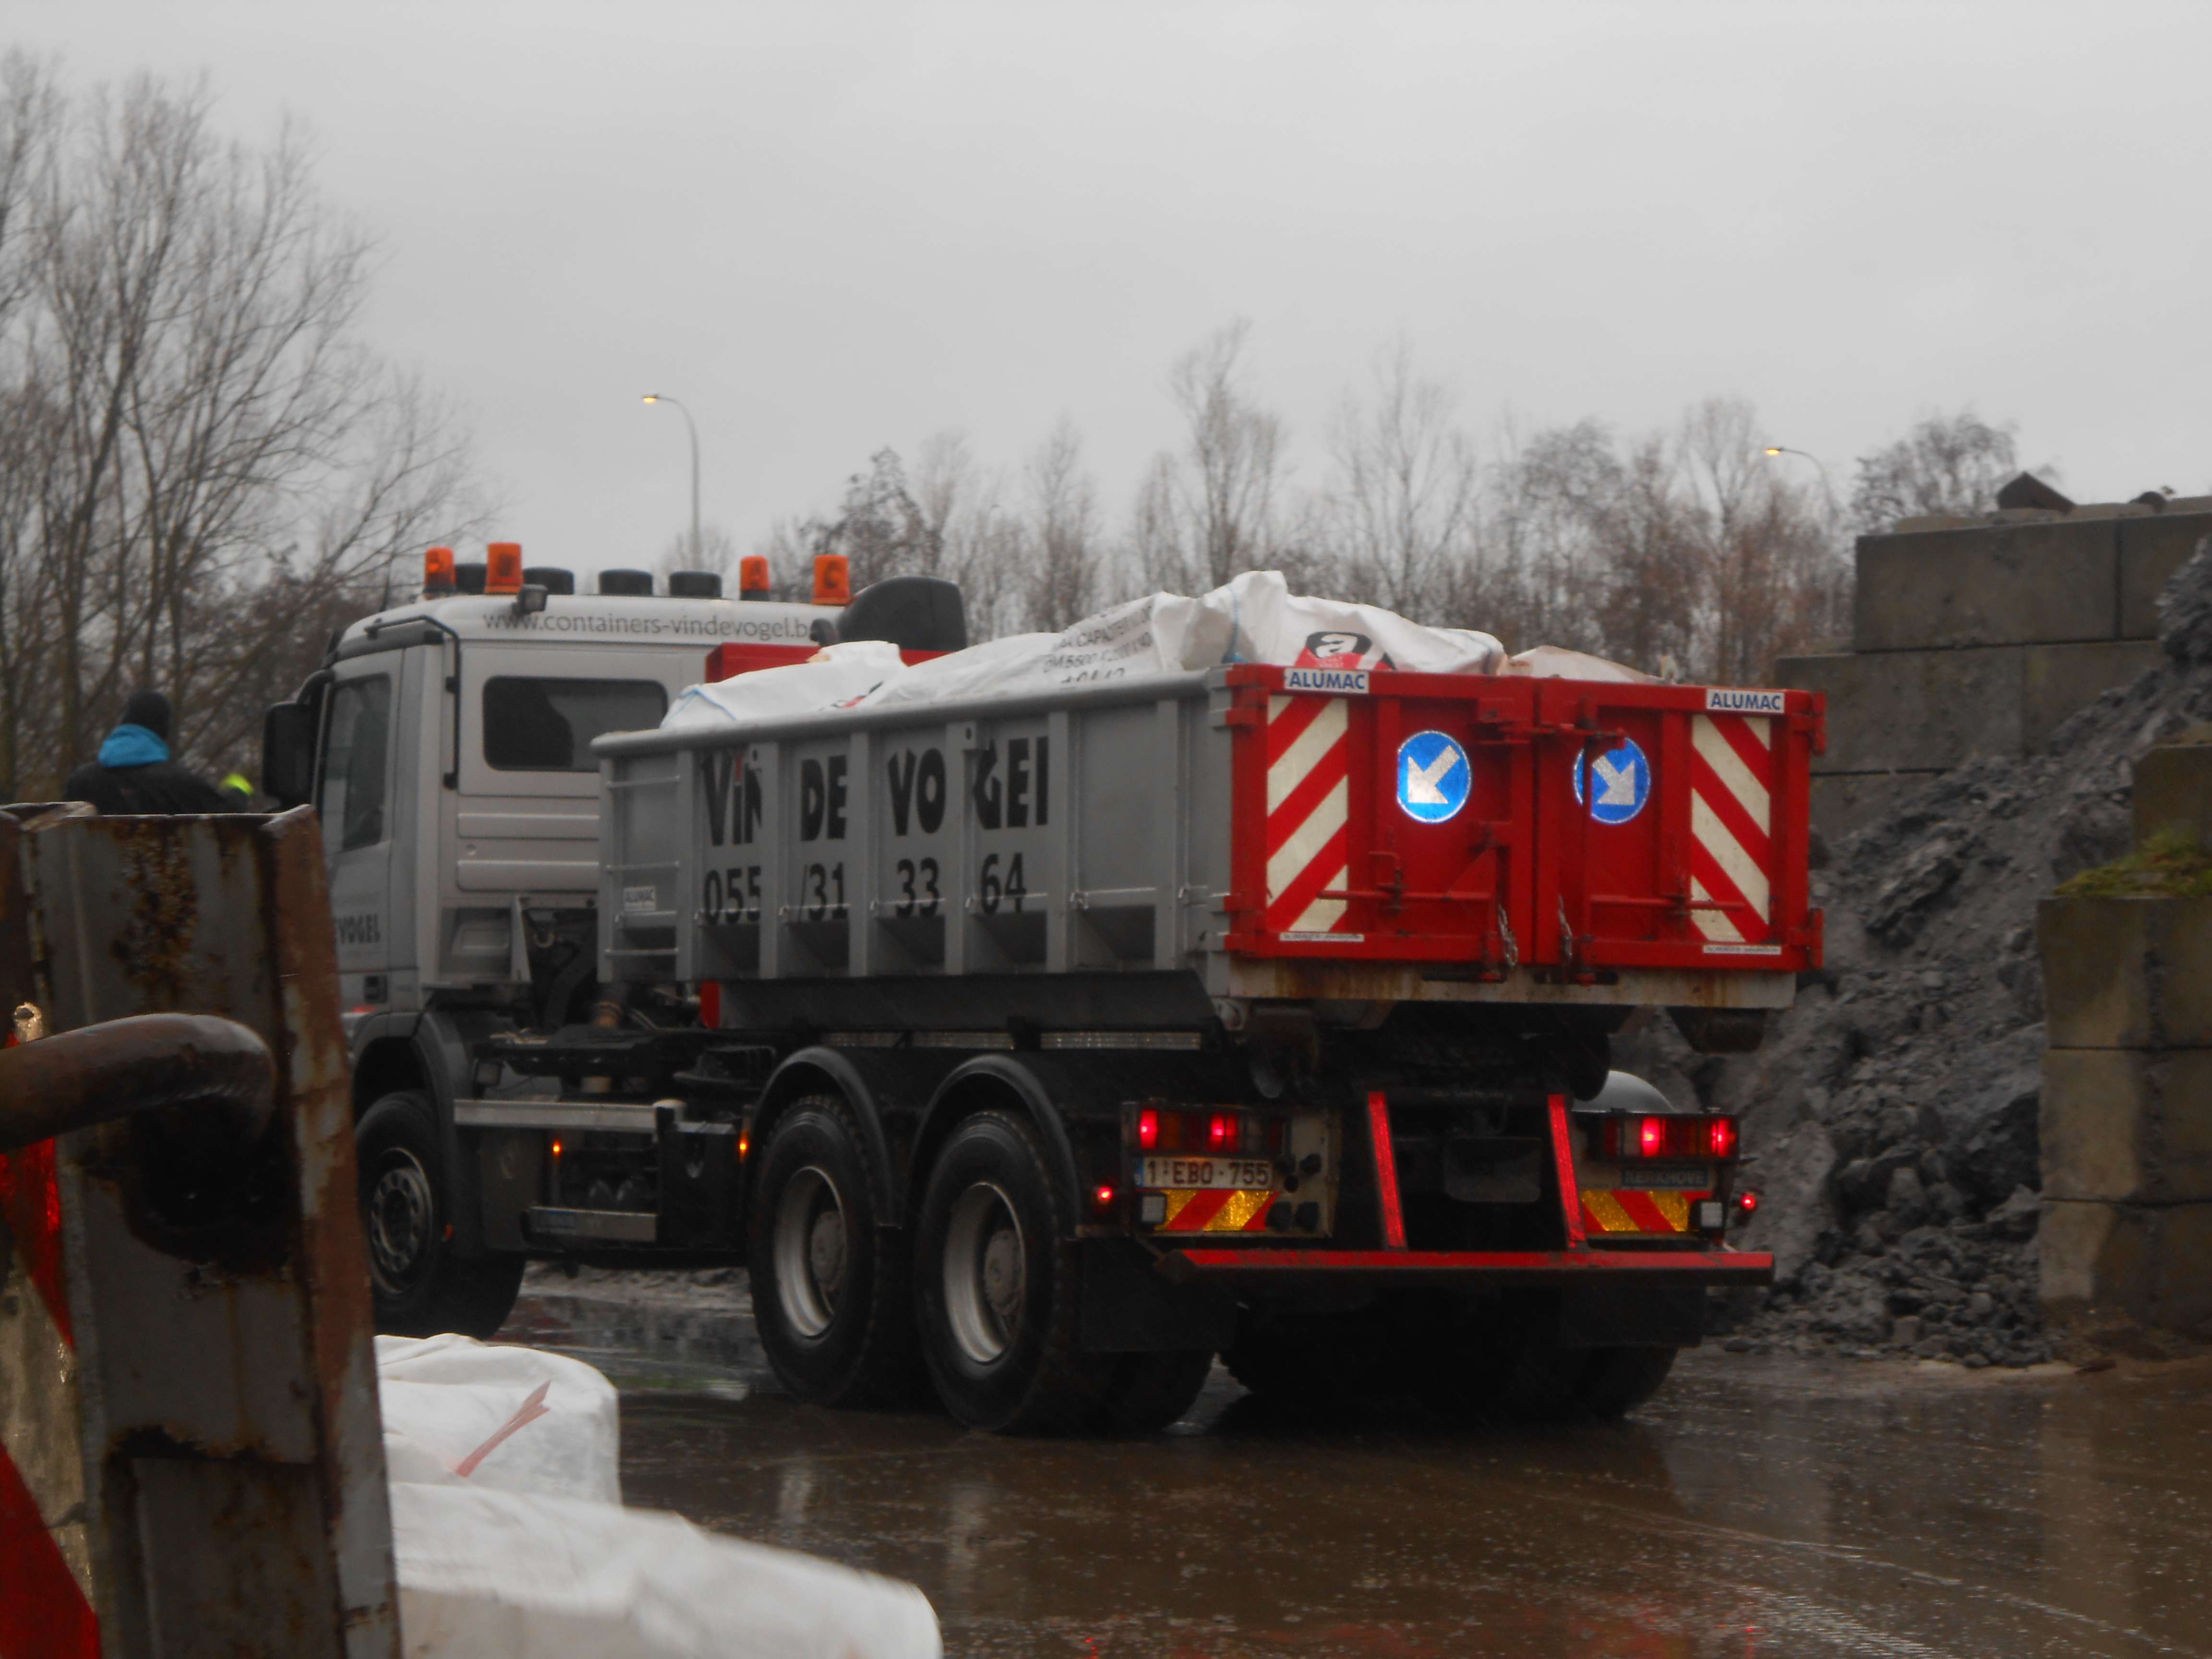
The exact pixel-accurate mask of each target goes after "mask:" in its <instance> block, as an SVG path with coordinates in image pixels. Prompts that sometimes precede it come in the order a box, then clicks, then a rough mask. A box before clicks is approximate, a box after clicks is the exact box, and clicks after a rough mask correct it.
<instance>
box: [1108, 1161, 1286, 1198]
mask: <svg viewBox="0 0 2212 1659" xmlns="http://www.w3.org/2000/svg"><path fill="white" fill-rule="evenodd" d="M1274 1184H1275V1166H1274V1164H1273V1163H1272V1162H1271V1161H1269V1160H1268V1159H1267V1158H1139V1159H1138V1160H1137V1185H1139V1187H1171V1188H1192V1187H1235V1188H1241V1189H1243V1190H1245V1191H1250V1190H1251V1189H1253V1188H1259V1187H1273V1185H1274Z"/></svg>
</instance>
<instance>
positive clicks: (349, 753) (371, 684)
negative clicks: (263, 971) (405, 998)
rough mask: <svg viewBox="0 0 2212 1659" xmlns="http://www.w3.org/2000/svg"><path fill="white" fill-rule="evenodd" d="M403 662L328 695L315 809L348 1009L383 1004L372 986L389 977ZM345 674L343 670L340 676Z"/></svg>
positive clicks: (391, 662)
mask: <svg viewBox="0 0 2212 1659" xmlns="http://www.w3.org/2000/svg"><path fill="white" fill-rule="evenodd" d="M398 663H399V659H398V655H397V654H396V653H395V654H393V655H391V656H388V657H386V658H385V659H383V661H382V663H381V664H380V665H379V666H377V667H375V668H371V669H367V670H364V671H362V672H359V673H355V674H351V675H348V676H346V677H345V678H341V679H339V680H338V681H337V684H335V685H333V686H332V687H331V698H330V712H329V714H328V716H327V717H326V723H325V726H324V728H323V747H322V767H321V770H320V772H319V775H318V777H317V780H316V790H315V806H316V810H317V811H319V813H320V815H321V817H322V821H323V848H324V854H325V858H326V860H328V864H329V869H330V883H331V916H332V918H333V919H334V920H335V921H336V923H337V944H338V981H339V996H340V998H341V1000H342V1001H343V1005H344V1006H346V1007H349V1008H351V1007H355V1006H358V1005H359V1004H361V1003H362V1002H364V1001H368V1002H380V1001H382V1000H384V995H385V987H384V986H383V985H382V984H380V983H379V984H370V983H368V981H369V980H370V979H371V978H372V977H374V979H376V980H378V981H381V980H383V979H384V978H385V977H386V975H388V974H389V973H390V971H391V967H392V957H391V951H392V946H391V939H392V916H391V893H392V831H393V829H394V827H395V819H396V817H397V816H398V815H397V814H396V812H395V811H393V799H392V796H393V787H392V768H393V762H394V752H395V750H396V749H397V747H398V745H397V744H395V743H394V742H393V735H394V733H393V723H392V711H393V708H394V704H395V702H396V701H397V697H396V693H397V687H396V685H395V684H394V682H395V680H396V678H397V676H396V674H395V673H394V670H396V669H397V668H398ZM341 672H343V671H341Z"/></svg>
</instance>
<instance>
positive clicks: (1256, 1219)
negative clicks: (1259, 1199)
mask: <svg viewBox="0 0 2212 1659" xmlns="http://www.w3.org/2000/svg"><path fill="white" fill-rule="evenodd" d="M1282 1201H1283V1200H1281V1199H1279V1198H1277V1197H1276V1196H1274V1194H1272V1193H1271V1194H1268V1196H1267V1202H1266V1203H1265V1204H1262V1205H1261V1206H1260V1207H1259V1208H1258V1209H1256V1210H1255V1211H1253V1212H1252V1218H1251V1219H1250V1220H1249V1221H1248V1222H1246V1223H1245V1224H1244V1227H1243V1231H1246V1232H1248V1233H1264V1232H1266V1231H1267V1212H1269V1211H1270V1210H1273V1208H1274V1207H1275V1206H1276V1205H1278V1204H1279V1203H1281V1202H1282Z"/></svg>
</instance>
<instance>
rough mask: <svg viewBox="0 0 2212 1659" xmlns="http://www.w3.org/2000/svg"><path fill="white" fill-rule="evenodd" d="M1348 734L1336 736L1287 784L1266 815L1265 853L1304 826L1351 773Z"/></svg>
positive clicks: (1273, 849) (1350, 750)
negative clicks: (1288, 789)
mask: <svg viewBox="0 0 2212 1659" xmlns="http://www.w3.org/2000/svg"><path fill="white" fill-rule="evenodd" d="M1351 752H1352V744H1351V740H1350V738H1349V737H1348V736H1347V737H1341V738H1338V739H1337V740H1336V741H1335V742H1334V744H1331V745H1330V746H1329V748H1328V750H1327V751H1326V752H1324V753H1323V754H1322V757H1321V758H1320V759H1319V760H1317V761H1316V762H1315V763H1313V765H1312V766H1311V767H1310V769H1308V770H1307V772H1306V775H1304V777H1302V778H1300V779H1299V780H1298V781H1297V783H1295V784H1293V785H1292V786H1291V792H1290V793H1288V794H1286V795H1285V796H1284V797H1283V798H1282V799H1281V800H1280V801H1279V802H1278V803H1277V804H1276V806H1275V810H1274V811H1272V812H1270V813H1268V814H1267V854H1268V856H1269V857H1271V858H1272V857H1273V855H1274V854H1276V853H1277V852H1278V851H1279V850H1280V849H1281V848H1282V845H1283V843H1284V842H1286V841H1288V840H1289V839H1290V838H1291V836H1294V835H1296V834H1297V832H1298V831H1299V830H1300V829H1304V828H1305V822H1306V820H1307V819H1308V818H1310V817H1312V816H1313V814H1314V809H1315V808H1316V807H1318V806H1319V805H1321V804H1322V800H1323V799H1326V798H1327V796H1328V793H1329V791H1331V790H1332V789H1334V788H1335V787H1336V786H1337V785H1339V784H1340V783H1342V782H1343V781H1345V780H1346V778H1348V777H1350V776H1351V775H1352V762H1351Z"/></svg>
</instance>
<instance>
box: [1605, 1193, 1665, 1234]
mask: <svg viewBox="0 0 2212 1659" xmlns="http://www.w3.org/2000/svg"><path fill="white" fill-rule="evenodd" d="M1613 1202H1614V1203H1616V1204H1618V1205H1620V1207H1621V1208H1622V1209H1623V1210H1625V1211H1626V1212H1628V1218H1629V1219H1630V1220H1631V1221H1633V1222H1634V1223H1635V1224H1636V1229H1637V1231H1638V1232H1645V1233H1672V1232H1679V1231H1681V1230H1680V1228H1678V1227H1677V1226H1675V1225H1674V1223H1673V1222H1671V1221H1669V1220H1668V1219H1667V1212H1665V1211H1664V1210H1662V1209H1661V1208H1660V1207H1659V1206H1658V1205H1656V1204H1655V1203H1654V1202H1652V1200H1651V1194H1650V1193H1647V1192H1642V1191H1639V1190H1638V1189H1636V1188H1627V1189H1626V1190H1623V1191H1619V1192H1616V1193H1614V1194H1613Z"/></svg>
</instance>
